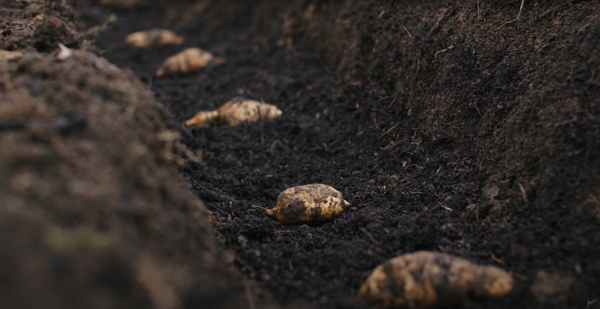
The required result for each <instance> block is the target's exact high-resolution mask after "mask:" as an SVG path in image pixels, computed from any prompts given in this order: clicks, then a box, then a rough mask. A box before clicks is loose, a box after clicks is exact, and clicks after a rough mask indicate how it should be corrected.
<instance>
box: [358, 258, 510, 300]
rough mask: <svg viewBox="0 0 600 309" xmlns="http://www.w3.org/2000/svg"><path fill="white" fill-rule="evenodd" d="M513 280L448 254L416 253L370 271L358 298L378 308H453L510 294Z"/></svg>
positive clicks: (489, 267) (500, 273)
mask: <svg viewBox="0 0 600 309" xmlns="http://www.w3.org/2000/svg"><path fill="white" fill-rule="evenodd" d="M513 284H514V282H513V278H512V276H511V275H509V274H508V273H506V272H505V271H503V270H501V269H499V268H497V267H494V266H480V265H476V264H473V263H471V262H469V261H468V260H465V259H463V258H459V257H455V256H452V255H449V254H444V253H437V252H428V251H419V252H416V253H410V254H405V255H402V256H399V257H396V258H393V259H391V260H389V261H387V262H385V263H384V264H382V265H380V266H378V267H377V268H375V270H373V272H372V273H371V275H370V276H369V277H368V278H367V280H366V282H365V283H364V285H363V286H362V287H361V288H360V290H359V291H358V297H359V298H360V299H362V300H364V301H366V302H368V303H370V304H372V305H375V306H377V307H379V308H413V307H417V308H421V309H423V308H442V307H456V306H460V305H461V304H462V303H464V302H466V301H468V300H469V299H470V297H473V298H486V297H487V298H496V297H502V296H505V295H507V294H508V293H510V291H512V289H513Z"/></svg>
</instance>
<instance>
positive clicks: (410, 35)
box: [402, 26, 414, 39]
mask: <svg viewBox="0 0 600 309" xmlns="http://www.w3.org/2000/svg"><path fill="white" fill-rule="evenodd" d="M402 28H404V30H406V33H408V36H409V37H410V38H411V39H414V37H413V36H412V34H410V31H408V29H406V27H405V26H402Z"/></svg>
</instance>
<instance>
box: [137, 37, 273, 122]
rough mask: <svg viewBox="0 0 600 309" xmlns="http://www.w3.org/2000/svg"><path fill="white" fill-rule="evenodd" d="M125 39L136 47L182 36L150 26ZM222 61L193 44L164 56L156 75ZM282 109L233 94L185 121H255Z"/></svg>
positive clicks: (196, 69)
mask: <svg viewBox="0 0 600 309" xmlns="http://www.w3.org/2000/svg"><path fill="white" fill-rule="evenodd" d="M125 42H126V43H127V44H129V45H131V46H133V47H135V48H152V47H160V46H167V45H181V44H183V43H184V42H185V38H183V37H181V36H178V35H177V34H175V33H174V32H172V31H169V30H164V29H152V30H147V31H138V32H134V33H131V34H129V35H128V36H127V37H125ZM224 63H225V59H224V58H220V57H215V56H213V54H211V53H209V52H207V51H205V50H202V49H200V48H196V47H190V48H187V49H185V50H183V51H181V52H180V53H177V54H175V55H173V56H171V57H169V58H167V59H166V60H165V61H164V62H163V64H162V65H161V67H160V68H159V69H158V70H157V71H156V76H157V77H163V76H177V75H181V74H189V73H194V72H199V71H202V70H204V69H206V68H210V67H213V66H219V65H222V64H224ZM281 114H282V112H281V110H280V109H278V108H277V107H276V106H274V105H271V104H267V103H264V102H258V101H253V100H244V99H241V98H235V99H233V100H231V101H229V102H227V103H225V104H223V105H222V106H221V107H220V108H218V109H217V110H213V111H200V112H198V113H197V114H196V115H194V117H192V118H190V119H188V120H187V121H186V122H185V125H186V126H188V127H194V126H222V125H227V126H237V125H239V124H241V123H243V122H257V121H264V120H270V119H274V118H277V117H279V116H281Z"/></svg>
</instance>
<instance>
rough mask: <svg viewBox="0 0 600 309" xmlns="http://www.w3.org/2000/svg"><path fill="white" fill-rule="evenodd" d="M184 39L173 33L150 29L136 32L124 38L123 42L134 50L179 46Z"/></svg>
mask: <svg viewBox="0 0 600 309" xmlns="http://www.w3.org/2000/svg"><path fill="white" fill-rule="evenodd" d="M184 41H185V39H184V38H183V37H181V36H178V35H177V34H175V33H174V32H173V31H170V30H165V29H151V30H147V31H138V32H134V33H131V34H129V35H128V36H126V37H125V42H126V43H127V44H129V45H131V46H133V47H136V48H148V47H159V46H165V45H181V44H183V42H184Z"/></svg>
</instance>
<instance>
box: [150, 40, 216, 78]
mask: <svg viewBox="0 0 600 309" xmlns="http://www.w3.org/2000/svg"><path fill="white" fill-rule="evenodd" d="M214 59H215V57H214V56H213V55H212V54H211V53H209V52H207V51H204V50H202V49H200V48H195V47H191V48H188V49H185V50H184V51H182V52H180V53H178V54H175V55H173V56H171V57H169V58H167V60H165V62H164V63H163V65H162V66H161V67H160V69H158V71H156V76H158V77H161V76H164V75H175V74H186V73H193V72H198V71H200V70H202V69H204V68H206V67H207V66H208V65H209V64H211V63H212V62H213V60H214Z"/></svg>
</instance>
